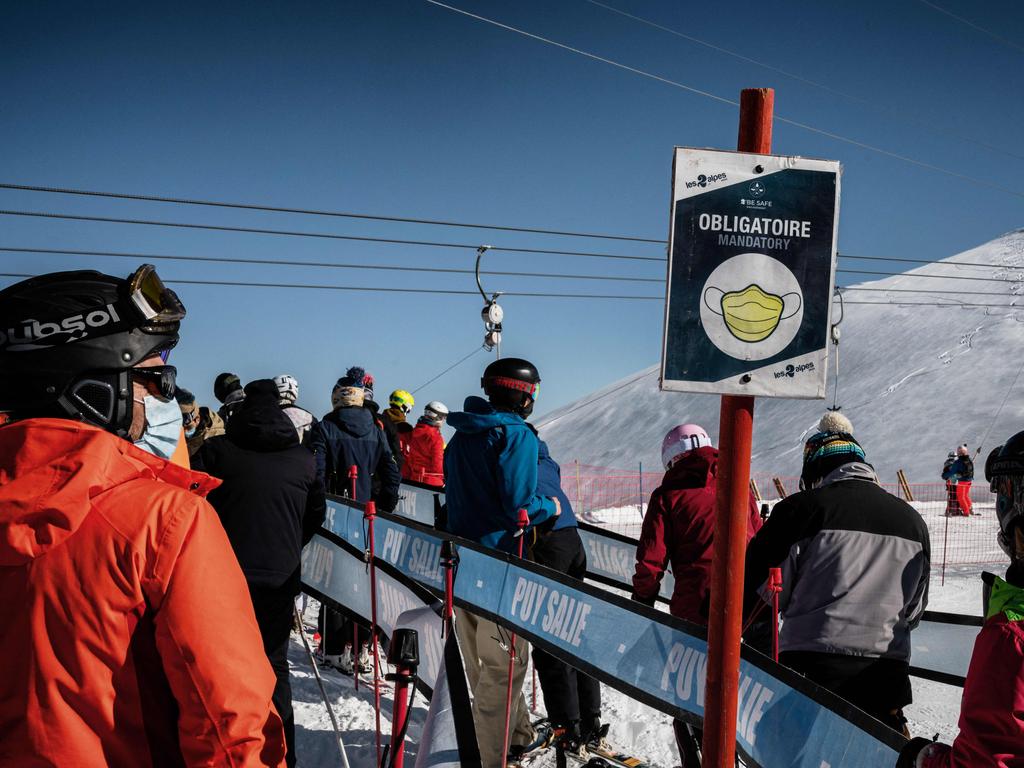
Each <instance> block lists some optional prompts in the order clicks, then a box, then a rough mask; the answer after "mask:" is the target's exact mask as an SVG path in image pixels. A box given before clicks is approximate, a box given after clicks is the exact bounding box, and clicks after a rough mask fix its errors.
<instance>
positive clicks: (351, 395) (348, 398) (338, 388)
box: [331, 366, 366, 408]
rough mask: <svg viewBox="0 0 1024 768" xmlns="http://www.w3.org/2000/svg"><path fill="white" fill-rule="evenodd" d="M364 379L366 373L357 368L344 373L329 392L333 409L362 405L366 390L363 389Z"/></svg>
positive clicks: (354, 367)
mask: <svg viewBox="0 0 1024 768" xmlns="http://www.w3.org/2000/svg"><path fill="white" fill-rule="evenodd" d="M365 378H366V371H365V370H363V369H362V368H359V367H358V366H353V367H351V368H349V369H348V370H347V371H345V375H344V376H342V377H341V378H340V379H338V383H337V384H335V385H334V390H333V391H332V392H331V405H332V406H333V407H335V408H342V407H346V406H352V405H362V404H363V402H364V401H365V399H366V390H365V389H364V388H363V387H364V383H363V382H364V379H365Z"/></svg>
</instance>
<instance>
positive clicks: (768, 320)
mask: <svg viewBox="0 0 1024 768" xmlns="http://www.w3.org/2000/svg"><path fill="white" fill-rule="evenodd" d="M840 173H841V167H840V164H839V162H837V161H832V160H811V159H807V158H803V157H786V156H781V155H755V154H749V153H745V152H728V151H723V150H713V149H691V148H687V147H676V150H675V157H674V160H673V171H672V222H671V231H670V234H669V258H668V280H667V284H666V293H665V330H664V340H663V346H662V356H661V388H662V389H664V390H671V391H676V392H702V393H717V394H728V395H756V396H758V397H793V398H823V397H824V396H825V389H826V371H827V365H828V344H829V325H830V322H831V315H832V293H833V286H834V284H835V266H836V233H837V230H838V225H839V177H840Z"/></svg>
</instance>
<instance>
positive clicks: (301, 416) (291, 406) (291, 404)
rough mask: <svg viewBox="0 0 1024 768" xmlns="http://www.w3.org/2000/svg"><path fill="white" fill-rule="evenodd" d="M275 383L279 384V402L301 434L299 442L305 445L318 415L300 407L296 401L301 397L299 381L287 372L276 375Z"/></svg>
mask: <svg viewBox="0 0 1024 768" xmlns="http://www.w3.org/2000/svg"><path fill="white" fill-rule="evenodd" d="M274 384H275V386H277V394H278V404H279V405H280V407H281V410H282V411H284V413H285V416H287V417H288V418H289V419H291V422H292V424H293V425H294V426H295V431H296V432H297V433H298V435H299V442H300V443H302V444H303V445H305V444H306V442H307V441H308V440H309V432H310V430H311V429H312V428H313V425H314V424H316V416H314V415H313V414H312V413H310V412H309V411H307V410H306V409H305V408H300V407H299V406H298V405H297V404H296V402H297V401H298V399H299V382H298V380H297V379H296V378H295V377H294V376H291V375H289V374H287V373H282V374H281V375H280V376H275V377H274Z"/></svg>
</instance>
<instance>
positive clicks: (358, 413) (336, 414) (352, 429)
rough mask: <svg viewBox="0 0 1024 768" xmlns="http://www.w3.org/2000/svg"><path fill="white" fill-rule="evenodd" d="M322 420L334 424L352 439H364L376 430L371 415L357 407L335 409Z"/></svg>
mask: <svg viewBox="0 0 1024 768" xmlns="http://www.w3.org/2000/svg"><path fill="white" fill-rule="evenodd" d="M323 420H324V421H330V422H332V423H334V424H336V425H337V426H338V427H339V428H341V429H342V430H343V431H345V432H348V433H349V434H350V435H353V436H354V437H366V436H367V435H368V434H370V433H371V432H372V431H373V430H375V429H376V428H377V425H376V423H374V421H373V414H371V413H370V411H368V410H367V409H366V408H363V407H362V406H358V405H353V406H346V407H342V408H336V409H335V410H333V411H331V412H330V413H329V414H327V415H326V416H324V419H323Z"/></svg>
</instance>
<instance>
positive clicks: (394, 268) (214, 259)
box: [0, 246, 665, 284]
mask: <svg viewBox="0 0 1024 768" xmlns="http://www.w3.org/2000/svg"><path fill="white" fill-rule="evenodd" d="M0 252H3V253H39V254H50V255H68V256H100V257H112V258H129V259H143V260H164V261H190V262H204V263H215V264H260V265H271V266H282V267H327V268H334V269H367V270H373V269H379V270H382V271H391V272H440V273H445V274H459V275H472V274H473V273H474V271H473V270H472V269H455V268H452V267H406V266H399V265H390V264H350V263H338V262H331V261H293V260H289V259H250V258H235V257H228V256H185V255H178V254H157V253H132V252H128V251H86V250H75V249H63V248H24V247H13V246H0ZM481 274H483V275H501V276H505V277H541V278H552V279H559V280H606V281H613V282H629V283H662V284H664V282H665V279H664V278H659V277H629V276H625V277H616V276H614V275H574V274H566V273H561V272H558V273H553V272H501V271H482V272H481Z"/></svg>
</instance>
